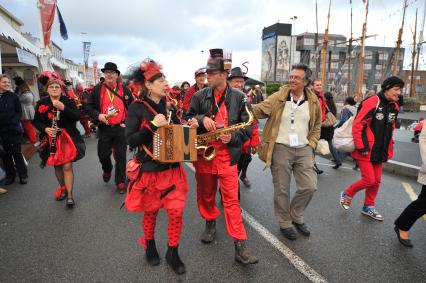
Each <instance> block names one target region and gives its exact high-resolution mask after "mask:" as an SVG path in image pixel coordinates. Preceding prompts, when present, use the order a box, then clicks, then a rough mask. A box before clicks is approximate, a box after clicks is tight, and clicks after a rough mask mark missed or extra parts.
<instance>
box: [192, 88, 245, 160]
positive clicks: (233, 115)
mask: <svg viewBox="0 0 426 283" xmlns="http://www.w3.org/2000/svg"><path fill="white" fill-rule="evenodd" d="M225 95H226V99H225V102H224V103H225V106H226V110H227V111H228V126H231V125H234V124H238V123H241V122H246V121H247V120H248V115H247V113H246V111H245V105H247V106H248V107H249V110H250V111H251V107H250V105H249V104H248V103H246V98H245V95H244V93H242V92H241V91H239V90H237V89H235V88H232V87H231V86H230V85H229V84H228V86H227V88H226V92H225ZM213 101H214V97H213V89H212V88H211V87H207V88H203V89H202V90H199V91H197V92H196V93H195V94H194V96H193V98H192V101H191V106H190V107H189V109H188V112H187V113H186V117H185V118H186V120H188V119H189V118H192V117H195V118H196V119H197V121H198V125H199V127H198V129H197V133H198V134H202V133H206V132H207V130H206V128H204V125H203V119H204V117H206V116H207V117H210V116H211V115H212V105H213ZM251 131H252V126H249V127H247V128H245V129H242V130H239V131H237V132H234V133H233V134H232V138H231V141H230V142H229V143H228V148H229V152H230V154H231V166H232V165H235V164H237V162H238V160H239V158H240V155H241V147H242V145H243V143H244V142H245V141H246V140H248V139H250V137H251Z"/></svg>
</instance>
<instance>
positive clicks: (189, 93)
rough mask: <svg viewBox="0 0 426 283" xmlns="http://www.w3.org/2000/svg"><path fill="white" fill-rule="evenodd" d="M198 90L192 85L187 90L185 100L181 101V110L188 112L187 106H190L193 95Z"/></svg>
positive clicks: (195, 85)
mask: <svg viewBox="0 0 426 283" xmlns="http://www.w3.org/2000/svg"><path fill="white" fill-rule="evenodd" d="M206 86H207V85H204V86H203V88H205V87H206ZM199 90H200V89H199V88H198V87H197V84H194V85H193V86H191V87H190V88H188V90H187V91H186V94H185V98H184V100H183V105H182V109H183V110H184V111H188V109H189V106H190V105H191V100H192V97H193V96H194V94H195V93H196V92H197V91H199Z"/></svg>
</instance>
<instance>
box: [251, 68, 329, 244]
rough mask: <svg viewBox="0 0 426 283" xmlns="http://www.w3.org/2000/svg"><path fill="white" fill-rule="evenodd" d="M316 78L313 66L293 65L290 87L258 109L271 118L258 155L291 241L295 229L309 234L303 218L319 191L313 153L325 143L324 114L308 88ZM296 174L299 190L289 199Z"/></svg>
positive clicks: (259, 114)
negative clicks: (267, 171)
mask: <svg viewBox="0 0 426 283" xmlns="http://www.w3.org/2000/svg"><path fill="white" fill-rule="evenodd" d="M311 74H312V72H311V70H310V69H309V67H308V66H306V65H304V64H297V65H294V66H293V67H292V71H291V73H290V76H289V82H288V85H285V86H283V87H281V88H280V90H279V91H278V92H276V93H274V94H272V95H271V96H269V97H268V99H266V100H265V101H263V102H262V103H260V104H256V105H253V113H254V116H255V117H256V118H257V119H262V118H268V120H267V121H266V124H265V127H264V129H263V133H262V140H261V143H260V147H259V151H258V154H259V158H260V159H261V160H263V161H264V162H265V163H266V166H267V167H271V173H272V179H273V183H274V207H275V215H276V217H277V219H278V223H279V225H280V229H281V232H282V234H283V235H284V236H285V237H286V238H288V239H290V240H295V239H296V238H297V235H296V232H295V230H294V229H293V225H294V226H295V227H296V229H297V230H298V231H299V233H300V234H302V235H304V236H309V235H310V231H309V230H308V227H307V226H306V224H305V222H304V219H303V214H304V211H305V209H306V207H307V206H308V204H309V202H310V200H311V199H312V196H313V194H314V191H315V190H316V188H317V175H316V173H315V171H314V169H313V152H314V149H315V147H316V145H317V142H318V140H319V138H320V132H321V109H320V107H319V103H318V99H317V97H316V95H315V94H314V93H313V92H312V91H311V90H310V89H308V88H307V86H308V84H309V79H310V76H311ZM291 174H293V175H294V178H295V180H296V187H297V189H296V194H295V196H294V197H293V199H291V200H290V181H291Z"/></svg>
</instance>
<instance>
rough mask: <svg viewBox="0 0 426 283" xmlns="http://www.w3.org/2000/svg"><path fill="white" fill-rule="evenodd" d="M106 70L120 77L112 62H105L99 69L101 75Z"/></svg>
mask: <svg viewBox="0 0 426 283" xmlns="http://www.w3.org/2000/svg"><path fill="white" fill-rule="evenodd" d="M106 70H111V71H114V72H116V73H117V74H118V75H120V71H119V70H118V68H117V65H116V64H115V63H112V62H106V63H105V66H104V67H103V68H102V69H101V71H102V73H105V71H106Z"/></svg>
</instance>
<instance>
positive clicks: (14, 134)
mask: <svg viewBox="0 0 426 283" xmlns="http://www.w3.org/2000/svg"><path fill="white" fill-rule="evenodd" d="M21 116H22V108H21V103H20V102H19V98H18V96H17V95H16V94H15V93H13V92H11V91H7V92H5V93H4V94H1V95H0V135H1V136H2V138H3V142H4V143H12V144H14V143H21V142H22V132H23V131H22V128H21V125H20V122H21Z"/></svg>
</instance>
